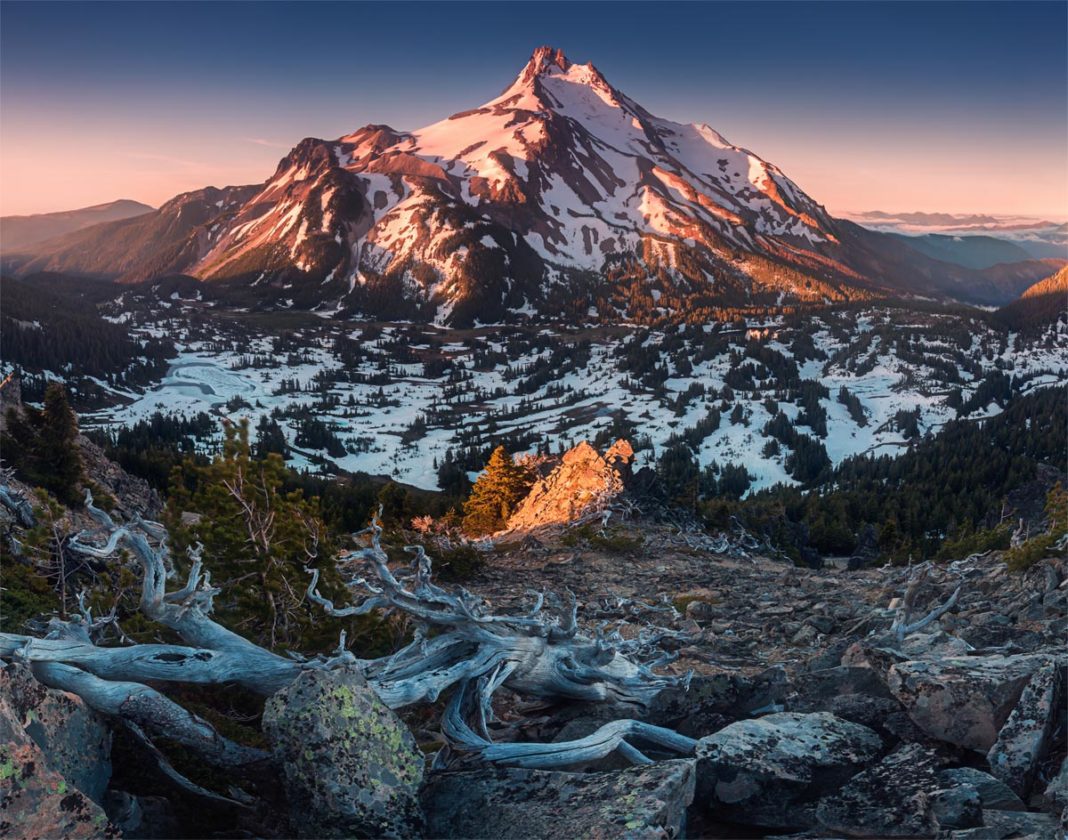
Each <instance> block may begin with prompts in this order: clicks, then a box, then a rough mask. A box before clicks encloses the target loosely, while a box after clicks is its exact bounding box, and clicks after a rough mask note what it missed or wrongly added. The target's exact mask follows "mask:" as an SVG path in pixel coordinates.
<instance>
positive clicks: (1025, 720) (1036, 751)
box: [986, 662, 1061, 798]
mask: <svg viewBox="0 0 1068 840" xmlns="http://www.w3.org/2000/svg"><path fill="white" fill-rule="evenodd" d="M1060 680H1061V676H1060V668H1059V667H1058V666H1057V665H1056V664H1055V663H1053V662H1051V663H1049V664H1048V665H1045V666H1043V667H1042V668H1041V669H1039V670H1038V671H1037V672H1035V675H1034V676H1033V677H1031V681H1030V682H1029V683H1028V684H1027V687H1026V688H1025V689H1024V690H1023V693H1022V694H1021V695H1020V700H1019V702H1017V704H1016V706H1015V708H1013V710H1012V714H1010V715H1009V719H1008V721H1006V723H1005V725H1004V726H1003V727H1002V728H1001V731H1000V732H999V733H998V738H997V741H995V742H994V746H992V747H991V748H990V751H989V752H988V753H987V754H986V759H987V761H988V762H989V763H990V772H991V773H992V774H993V775H994V776H996V777H997V778H999V779H1001V781H1003V782H1004V783H1005V784H1007V785H1008V786H1009V787H1010V788H1012V789H1013V790H1014V791H1016V793H1018V794H1019V795H1020V796H1021V797H1025V798H1026V797H1027V795H1028V793H1029V792H1030V790H1031V783H1032V782H1033V781H1034V778H1035V771H1036V770H1037V769H1038V765H1039V763H1040V762H1041V761H1042V759H1044V758H1045V756H1046V752H1047V751H1048V749H1049V741H1050V737H1051V735H1052V733H1053V726H1054V723H1055V717H1056V713H1057V696H1058V690H1059V683H1060Z"/></svg>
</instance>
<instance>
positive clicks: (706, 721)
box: [642, 670, 787, 738]
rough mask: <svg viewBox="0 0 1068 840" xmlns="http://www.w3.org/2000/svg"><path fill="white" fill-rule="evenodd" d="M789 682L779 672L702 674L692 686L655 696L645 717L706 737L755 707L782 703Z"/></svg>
mask: <svg viewBox="0 0 1068 840" xmlns="http://www.w3.org/2000/svg"><path fill="white" fill-rule="evenodd" d="M786 688H787V686H786V684H785V682H783V681H782V680H781V679H780V675H779V673H778V671H772V670H769V671H766V672H764V673H763V674H759V675H757V676H755V677H745V676H743V675H742V674H738V673H727V672H723V673H719V674H701V675H697V676H695V677H694V678H693V679H692V680H691V681H690V685H689V687H683V686H672V687H670V688H666V689H664V690H663V691H661V692H660V693H659V694H657V695H656V697H654V698H653V700H652V702H651V703H650V705H649V709H648V710H647V711H646V713H645V714H644V715H643V716H642V719H643V720H645V721H648V722H649V723H654V724H656V725H657V726H665V727H667V728H668V729H674V730H675V731H676V732H678V733H680V734H682V735H687V736H689V737H691V738H703V737H704V736H705V735H711V734H712V733H713V732H716V731H718V730H720V729H722V728H723V727H724V726H726V725H727V724H729V723H733V722H734V721H736V720H738V719H739V718H744V717H747V716H748V715H749V714H750V713H751V712H752V711H753V710H755V709H759V708H763V707H766V706H768V705H771V704H773V703H777V702H779V701H780V700H781V699H782V697H783V695H784V694H785V692H786Z"/></svg>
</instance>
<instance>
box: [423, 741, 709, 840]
mask: <svg viewBox="0 0 1068 840" xmlns="http://www.w3.org/2000/svg"><path fill="white" fill-rule="evenodd" d="M694 779H695V773H694V763H693V761H692V760H689V761H687V760H676V761H663V762H658V763H656V764H651V765H647V766H643V767H630V768H627V769H626V770H614V771H611V772H606V773H564V772H559V771H550V770H521V769H515V768H504V767H487V768H483V769H479V770H474V771H463V772H448V773H440V774H435V775H432V776H431V777H430V779H429V781H428V782H427V785H426V788H425V789H424V791H423V807H424V809H425V811H426V823H427V830H426V836H428V837H434V838H442V840H447V838H471V840H473V839H474V838H493V840H498V838H499V840H506V839H507V838H517V840H519V839H520V838H524V839H525V838H534V837H536V838H539V840H572V838H575V837H583V838H590V840H614V838H649V840H653V839H654V838H665V840H666V838H673V837H681V836H683V828H684V824H685V818H686V808H687V806H688V805H689V804H690V802H691V801H692V800H693V795H694Z"/></svg>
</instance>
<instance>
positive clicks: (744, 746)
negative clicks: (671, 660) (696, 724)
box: [696, 712, 882, 828]
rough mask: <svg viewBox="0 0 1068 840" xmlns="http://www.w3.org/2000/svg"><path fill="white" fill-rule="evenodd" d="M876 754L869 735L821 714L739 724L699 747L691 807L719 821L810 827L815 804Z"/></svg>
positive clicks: (873, 736)
mask: <svg viewBox="0 0 1068 840" xmlns="http://www.w3.org/2000/svg"><path fill="white" fill-rule="evenodd" d="M881 749H882V741H881V740H880V738H879V736H878V735H876V734H875V733H874V732H873V731H872V730H870V729H868V728H867V727H866V726H861V725H860V724H856V723H850V722H849V721H845V720H842V719H841V718H837V717H835V716H834V715H832V714H829V713H827V712H816V713H813V714H799V713H794V712H783V713H779V714H772V715H767V716H766V717H762V718H756V719H754V720H744V721H738V722H737V723H732V724H731V725H730V726H727V727H725V728H723V729H721V730H720V731H719V732H716V733H715V734H713V735H709V736H708V737H706V738H702V739H701V740H700V741H699V742H698V744H697V779H698V783H697V784H698V787H697V799H696V803H697V805H699V806H700V807H703V808H705V809H706V810H708V811H710V812H711V813H713V814H714V815H715V817H716V818H717V819H721V820H727V821H734V822H739V823H745V824H750V825H759V826H766V827H779V828H805V827H809V826H811V825H814V824H815V811H814V805H813V803H814V801H815V800H816V799H817V798H818V797H819V796H820V795H821V794H823V793H827V792H829V791H832V790H835V789H837V788H838V787H840V786H841V785H842V784H843V783H844V782H845V781H846V780H848V779H849V778H850V777H851V776H853V775H854V774H855V773H857V772H859V771H860V770H862V769H863V768H864V767H865V766H866V765H867V764H868V763H870V762H871V761H873V760H874V759H875V758H876V756H877V755H878V754H879V752H880V750H881Z"/></svg>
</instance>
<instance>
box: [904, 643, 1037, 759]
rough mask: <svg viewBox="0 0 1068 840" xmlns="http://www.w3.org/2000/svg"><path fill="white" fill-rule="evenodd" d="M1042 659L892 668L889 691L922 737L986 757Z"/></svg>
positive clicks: (978, 659) (909, 664) (975, 659)
mask: <svg viewBox="0 0 1068 840" xmlns="http://www.w3.org/2000/svg"><path fill="white" fill-rule="evenodd" d="M1048 662H1049V657H1046V656H1041V655H1015V656H971V657H963V658H958V659H943V660H939V661H920V660H915V661H908V662H898V663H896V664H894V665H892V666H891V667H890V669H889V671H888V674H887V685H888V686H889V687H890V691H891V692H892V693H893V694H894V696H895V697H896V698H897V699H898V700H899V701H900V702H901V704H902V705H903V706H904V707H905V709H906V710H907V711H908V713H909V716H910V717H911V718H912V720H913V721H914V722H915V723H916V725H917V726H919V727H920V729H922V730H923V731H924V732H925V733H927V734H928V735H929V736H931V737H932V738H936V739H938V740H939V741H946V742H947V743H950V744H956V745H957V746H960V747H966V748H968V749H972V750H977V751H979V752H982V753H985V752H987V750H989V749H990V748H991V747H992V746H993V745H994V742H995V741H996V740H997V737H998V732H1000V731H1001V727H1002V726H1004V725H1005V722H1006V721H1007V720H1008V718H1009V715H1010V714H1011V713H1012V710H1013V708H1014V707H1015V706H1016V703H1017V701H1018V700H1019V699H1020V694H1021V693H1022V692H1023V690H1024V686H1026V685H1027V683H1028V682H1029V681H1030V680H1031V675H1032V674H1034V673H1035V671H1037V670H1039V669H1040V668H1041V667H1042V666H1044V665H1046V664H1047V663H1048Z"/></svg>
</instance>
